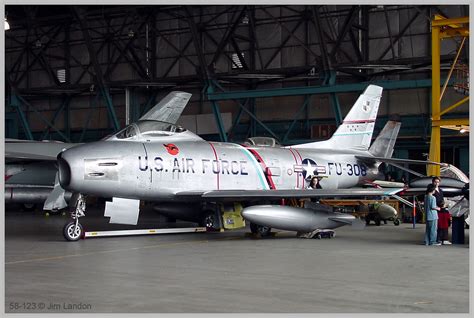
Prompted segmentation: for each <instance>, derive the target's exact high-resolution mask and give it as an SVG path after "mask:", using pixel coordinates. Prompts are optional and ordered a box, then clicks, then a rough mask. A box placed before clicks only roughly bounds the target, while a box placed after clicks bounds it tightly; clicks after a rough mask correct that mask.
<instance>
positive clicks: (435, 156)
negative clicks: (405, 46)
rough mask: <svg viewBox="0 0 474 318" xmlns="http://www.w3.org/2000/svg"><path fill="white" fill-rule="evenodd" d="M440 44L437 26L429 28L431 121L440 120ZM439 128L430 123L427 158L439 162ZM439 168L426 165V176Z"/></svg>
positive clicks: (437, 171) (436, 171)
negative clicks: (428, 154)
mask: <svg viewBox="0 0 474 318" xmlns="http://www.w3.org/2000/svg"><path fill="white" fill-rule="evenodd" d="M440 44H441V40H440V37H439V27H434V26H433V27H432V28H431V80H432V88H431V118H432V121H438V120H440V119H441V118H440V113H441V101H440V99H439V97H440V93H441V91H440V86H441V81H440V72H441V71H440ZM440 144H441V128H440V127H439V125H436V126H435V124H434V123H432V124H431V140H430V156H429V160H431V161H436V162H439V161H440V160H441V155H440V152H441V146H440ZM439 174H440V168H439V166H435V165H428V167H427V175H428V176H439Z"/></svg>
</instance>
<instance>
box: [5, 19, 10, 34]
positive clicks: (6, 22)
mask: <svg viewBox="0 0 474 318" xmlns="http://www.w3.org/2000/svg"><path fill="white" fill-rule="evenodd" d="M6 30H10V24H9V23H8V21H7V18H5V31H6Z"/></svg>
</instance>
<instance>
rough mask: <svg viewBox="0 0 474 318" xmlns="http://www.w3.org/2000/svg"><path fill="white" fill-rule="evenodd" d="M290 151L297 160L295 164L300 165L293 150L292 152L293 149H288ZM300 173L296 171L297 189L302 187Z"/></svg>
mask: <svg viewBox="0 0 474 318" xmlns="http://www.w3.org/2000/svg"><path fill="white" fill-rule="evenodd" d="M288 150H290V152H291V154H292V155H293V158H295V163H296V164H298V160H297V159H296V156H295V154H294V153H293V150H292V149H291V148H288ZM293 171H294V169H293ZM298 173H299V172H296V171H295V176H296V188H297V189H298V188H299V187H300V179H299V176H298Z"/></svg>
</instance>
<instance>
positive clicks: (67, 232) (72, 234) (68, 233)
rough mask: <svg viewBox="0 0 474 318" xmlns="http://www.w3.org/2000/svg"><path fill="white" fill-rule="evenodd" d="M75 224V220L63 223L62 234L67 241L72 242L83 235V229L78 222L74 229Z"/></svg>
mask: <svg viewBox="0 0 474 318" xmlns="http://www.w3.org/2000/svg"><path fill="white" fill-rule="evenodd" d="M75 226H76V222H75V221H72V222H69V223H67V224H66V225H64V228H63V235H64V238H65V239H66V240H67V241H71V242H74V241H78V240H79V239H81V238H83V237H84V229H83V228H82V225H81V224H80V223H79V224H78V225H77V229H75V230H74V228H75Z"/></svg>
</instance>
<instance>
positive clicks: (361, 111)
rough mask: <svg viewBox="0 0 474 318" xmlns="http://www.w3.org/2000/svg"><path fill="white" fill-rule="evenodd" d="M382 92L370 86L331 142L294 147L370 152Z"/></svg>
mask: <svg viewBox="0 0 474 318" xmlns="http://www.w3.org/2000/svg"><path fill="white" fill-rule="evenodd" d="M382 90H383V89H382V87H380V86H377V85H369V86H368V87H367V88H366V89H365V91H364V93H362V95H360V96H359V98H358V99H357V101H356V102H355V104H354V106H352V108H351V110H350V111H349V113H348V114H347V115H346V117H345V118H344V121H343V122H342V124H341V125H340V126H339V127H338V128H337V130H336V132H335V133H334V134H333V135H332V137H331V138H330V139H329V140H326V141H320V142H311V143H307V144H302V145H296V146H293V147H295V148H323V147H324V148H338V149H348V148H350V149H357V150H368V149H369V146H370V141H371V140H372V134H373V132H374V125H375V119H376V118H377V112H378V110H379V104H380V99H381V97H382Z"/></svg>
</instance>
